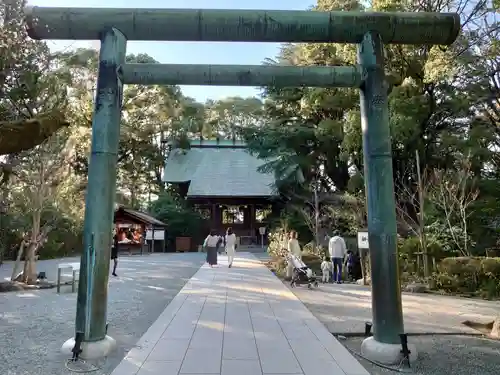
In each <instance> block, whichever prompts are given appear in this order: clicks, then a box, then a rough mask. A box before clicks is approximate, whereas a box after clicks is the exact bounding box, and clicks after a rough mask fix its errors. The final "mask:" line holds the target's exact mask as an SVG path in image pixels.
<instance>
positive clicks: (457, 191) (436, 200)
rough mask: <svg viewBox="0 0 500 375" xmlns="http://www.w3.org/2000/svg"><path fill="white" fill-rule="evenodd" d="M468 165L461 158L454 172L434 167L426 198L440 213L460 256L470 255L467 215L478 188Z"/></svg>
mask: <svg viewBox="0 0 500 375" xmlns="http://www.w3.org/2000/svg"><path fill="white" fill-rule="evenodd" d="M470 168H471V164H470V162H469V161H468V160H465V161H463V163H462V166H461V168H459V169H458V170H456V171H443V170H435V171H434V173H433V174H432V177H431V181H432V183H431V184H432V185H431V189H430V194H429V199H430V201H431V202H432V204H433V205H434V206H435V207H436V208H437V209H438V210H439V213H440V214H442V216H441V215H440V217H441V218H442V219H443V221H444V224H445V227H446V228H447V232H448V234H449V235H450V237H451V239H452V241H453V244H454V245H455V247H456V248H457V250H458V251H459V253H460V254H461V255H462V256H470V255H471V253H470V248H471V246H472V244H471V243H470V235H469V218H470V215H471V205H472V203H474V201H475V200H476V199H477V197H478V195H479V190H478V189H477V187H476V181H475V179H474V178H473V177H472V175H471V169H470Z"/></svg>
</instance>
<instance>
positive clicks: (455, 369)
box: [341, 336, 500, 375]
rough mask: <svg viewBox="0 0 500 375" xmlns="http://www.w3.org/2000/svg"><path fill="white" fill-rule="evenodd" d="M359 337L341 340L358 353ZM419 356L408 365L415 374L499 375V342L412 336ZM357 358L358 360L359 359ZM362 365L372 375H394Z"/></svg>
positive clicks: (368, 365) (464, 337)
mask: <svg viewBox="0 0 500 375" xmlns="http://www.w3.org/2000/svg"><path fill="white" fill-rule="evenodd" d="M362 341H363V339H362V338H348V339H347V340H345V341H344V340H343V341H341V342H342V343H343V344H344V345H345V346H346V347H347V348H349V349H351V350H354V351H356V352H358V353H359V351H360V347H361V342H362ZM411 342H412V343H414V344H415V345H416V346H417V349H418V352H419V356H418V359H417V361H416V362H415V363H414V364H412V365H411V367H412V373H413V374H415V375H442V374H453V375H498V374H499V373H500V342H499V341H492V340H488V339H481V338H476V337H467V336H415V337H411ZM358 359H359V358H358ZM360 362H361V364H363V366H365V368H366V369H367V370H368V371H369V372H370V374H372V375H385V374H395V373H396V372H394V371H390V370H386V369H383V368H381V367H378V366H376V365H374V364H371V363H370V362H368V361H365V360H363V359H360Z"/></svg>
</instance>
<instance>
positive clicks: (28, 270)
mask: <svg viewBox="0 0 500 375" xmlns="http://www.w3.org/2000/svg"><path fill="white" fill-rule="evenodd" d="M65 133H66V132H61V133H56V134H54V135H52V136H51V137H50V138H49V139H47V140H46V141H45V142H44V143H42V144H41V145H39V146H37V147H35V148H34V149H33V150H30V151H26V152H24V153H21V154H19V155H18V156H17V158H16V159H17V167H16V172H15V181H14V185H13V186H12V194H13V196H14V197H16V198H17V199H19V200H22V203H21V202H19V204H18V206H21V207H23V212H24V213H29V216H30V217H31V223H30V224H29V228H30V229H29V231H28V232H29V235H28V237H29V240H28V239H26V238H23V240H22V242H21V245H20V250H19V253H18V257H17V261H19V260H20V259H21V255H22V251H23V250H24V255H25V264H24V270H23V273H22V277H21V280H22V281H23V282H25V283H26V284H34V283H35V282H36V280H37V274H36V264H35V262H36V255H37V251H38V250H39V249H40V248H41V247H42V245H43V244H44V243H45V241H46V239H47V236H48V234H49V232H50V230H51V229H52V224H53V223H52V222H45V223H44V222H42V213H43V211H44V210H46V209H47V207H48V206H49V205H50V204H51V203H52V198H53V197H54V195H55V194H57V190H58V188H59V187H60V185H61V182H62V180H63V179H64V177H65V176H66V175H67V173H69V169H68V155H69V153H70V151H71V149H72V147H73V145H72V143H71V142H70V140H68V137H67V134H65ZM23 237H24V236H23ZM26 243H27V244H26ZM16 268H17V267H15V269H16Z"/></svg>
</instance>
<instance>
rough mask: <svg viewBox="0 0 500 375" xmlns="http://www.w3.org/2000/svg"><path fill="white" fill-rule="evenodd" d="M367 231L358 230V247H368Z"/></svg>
mask: <svg viewBox="0 0 500 375" xmlns="http://www.w3.org/2000/svg"><path fill="white" fill-rule="evenodd" d="M369 248H370V246H369V244H368V232H358V249H369Z"/></svg>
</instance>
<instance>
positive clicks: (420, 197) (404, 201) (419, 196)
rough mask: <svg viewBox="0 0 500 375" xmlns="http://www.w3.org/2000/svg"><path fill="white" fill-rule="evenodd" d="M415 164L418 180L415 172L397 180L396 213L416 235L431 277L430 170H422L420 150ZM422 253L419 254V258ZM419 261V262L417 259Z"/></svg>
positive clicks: (412, 233) (425, 274)
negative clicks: (427, 213) (428, 226)
mask: <svg viewBox="0 0 500 375" xmlns="http://www.w3.org/2000/svg"><path fill="white" fill-rule="evenodd" d="M415 156H416V157H415V165H416V167H417V173H416V176H415V177H416V180H413V179H412V178H413V176H414V173H411V172H409V173H408V174H406V176H407V179H408V180H406V181H405V180H403V181H397V182H395V190H396V213H397V216H398V219H399V221H400V223H402V224H404V227H405V228H404V229H405V230H408V231H410V233H411V235H413V236H416V237H417V238H418V241H419V245H420V253H421V255H422V260H423V265H424V276H425V277H430V276H431V270H430V267H429V266H430V263H429V256H428V249H427V238H426V232H425V227H426V220H425V203H426V200H427V197H428V195H429V189H430V188H431V187H430V185H429V183H430V181H429V179H428V176H427V175H428V172H427V171H424V173H423V174H422V173H421V171H420V158H419V155H418V152H416V153H415ZM419 259H420V254H417V260H419ZM417 263H419V262H418V261H417Z"/></svg>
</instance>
